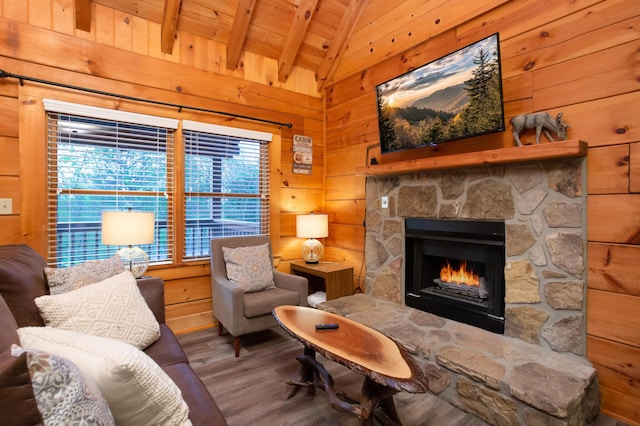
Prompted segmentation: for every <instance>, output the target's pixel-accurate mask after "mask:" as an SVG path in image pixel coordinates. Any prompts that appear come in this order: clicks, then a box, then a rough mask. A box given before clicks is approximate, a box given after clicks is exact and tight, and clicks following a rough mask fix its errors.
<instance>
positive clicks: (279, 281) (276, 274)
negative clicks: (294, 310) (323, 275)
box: [273, 269, 309, 306]
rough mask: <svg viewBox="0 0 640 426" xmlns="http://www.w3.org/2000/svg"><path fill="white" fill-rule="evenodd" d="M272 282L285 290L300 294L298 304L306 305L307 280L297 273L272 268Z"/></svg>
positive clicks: (307, 293)
mask: <svg viewBox="0 0 640 426" xmlns="http://www.w3.org/2000/svg"><path fill="white" fill-rule="evenodd" d="M273 282H274V283H275V285H276V287H278V288H283V289H285V290H290V291H295V292H297V293H298V294H300V306H307V305H308V304H307V296H308V295H309V280H307V279H306V278H305V277H301V276H299V275H293V274H287V273H285V272H281V271H278V270H277V269H274V270H273Z"/></svg>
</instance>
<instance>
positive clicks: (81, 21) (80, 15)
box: [76, 0, 91, 32]
mask: <svg viewBox="0 0 640 426" xmlns="http://www.w3.org/2000/svg"><path fill="white" fill-rule="evenodd" d="M76 28H77V29H79V30H82V31H86V32H90V31H91V0H76Z"/></svg>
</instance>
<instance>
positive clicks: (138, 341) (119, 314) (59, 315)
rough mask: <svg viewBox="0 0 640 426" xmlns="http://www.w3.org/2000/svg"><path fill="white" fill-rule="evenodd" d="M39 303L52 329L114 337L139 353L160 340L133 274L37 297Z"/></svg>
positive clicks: (155, 324) (125, 272) (42, 313)
mask: <svg viewBox="0 0 640 426" xmlns="http://www.w3.org/2000/svg"><path fill="white" fill-rule="evenodd" d="M35 302H36V305H37V306H38V309H39V310H40V315H41V316H42V319H43V320H44V323H45V325H48V326H52V327H57V328H62V329H64V330H72V331H77V332H79V333H87V334H93V335H94V336H102V337H110V338H112V339H117V340H121V341H123V342H125V343H129V344H130V345H133V346H135V347H137V348H139V349H144V348H146V347H147V346H149V345H150V344H152V343H153V342H155V341H156V340H158V338H159V337H160V325H159V324H158V321H157V320H156V317H155V316H154V315H153V312H152V311H151V309H150V308H149V305H147V302H145V300H144V297H142V295H141V294H140V290H139V288H138V285H137V284H136V279H135V278H134V277H133V275H131V272H129V271H124V272H122V273H120V274H118V275H115V276H113V277H111V278H107V279H106V280H104V281H100V282H98V283H95V284H91V285H88V286H86V287H82V288H79V289H77V290H73V291H70V292H67V293H64V294H58V295H54V296H40V297H36V298H35Z"/></svg>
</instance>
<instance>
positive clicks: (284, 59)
mask: <svg viewBox="0 0 640 426" xmlns="http://www.w3.org/2000/svg"><path fill="white" fill-rule="evenodd" d="M317 4H318V0H300V4H299V5H298V10H297V11H296V15H295V16H294V17H293V22H292V23H291V27H290V28H289V34H288V35H287V40H286V41H285V44H284V48H283V49H282V53H281V54H280V59H279V60H278V81H280V82H285V81H287V78H288V77H289V73H291V69H293V63H294V61H295V60H296V56H297V55H298V49H300V44H302V40H303V39H304V36H305V34H306V33H307V27H309V23H310V22H311V17H312V16H313V12H315V10H316V5H317Z"/></svg>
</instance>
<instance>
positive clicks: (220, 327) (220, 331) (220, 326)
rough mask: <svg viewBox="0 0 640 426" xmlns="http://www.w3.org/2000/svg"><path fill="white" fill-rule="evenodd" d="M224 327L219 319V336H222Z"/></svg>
mask: <svg viewBox="0 0 640 426" xmlns="http://www.w3.org/2000/svg"><path fill="white" fill-rule="evenodd" d="M223 332H224V329H223V327H222V323H221V322H220V321H218V336H222V334H223Z"/></svg>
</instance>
